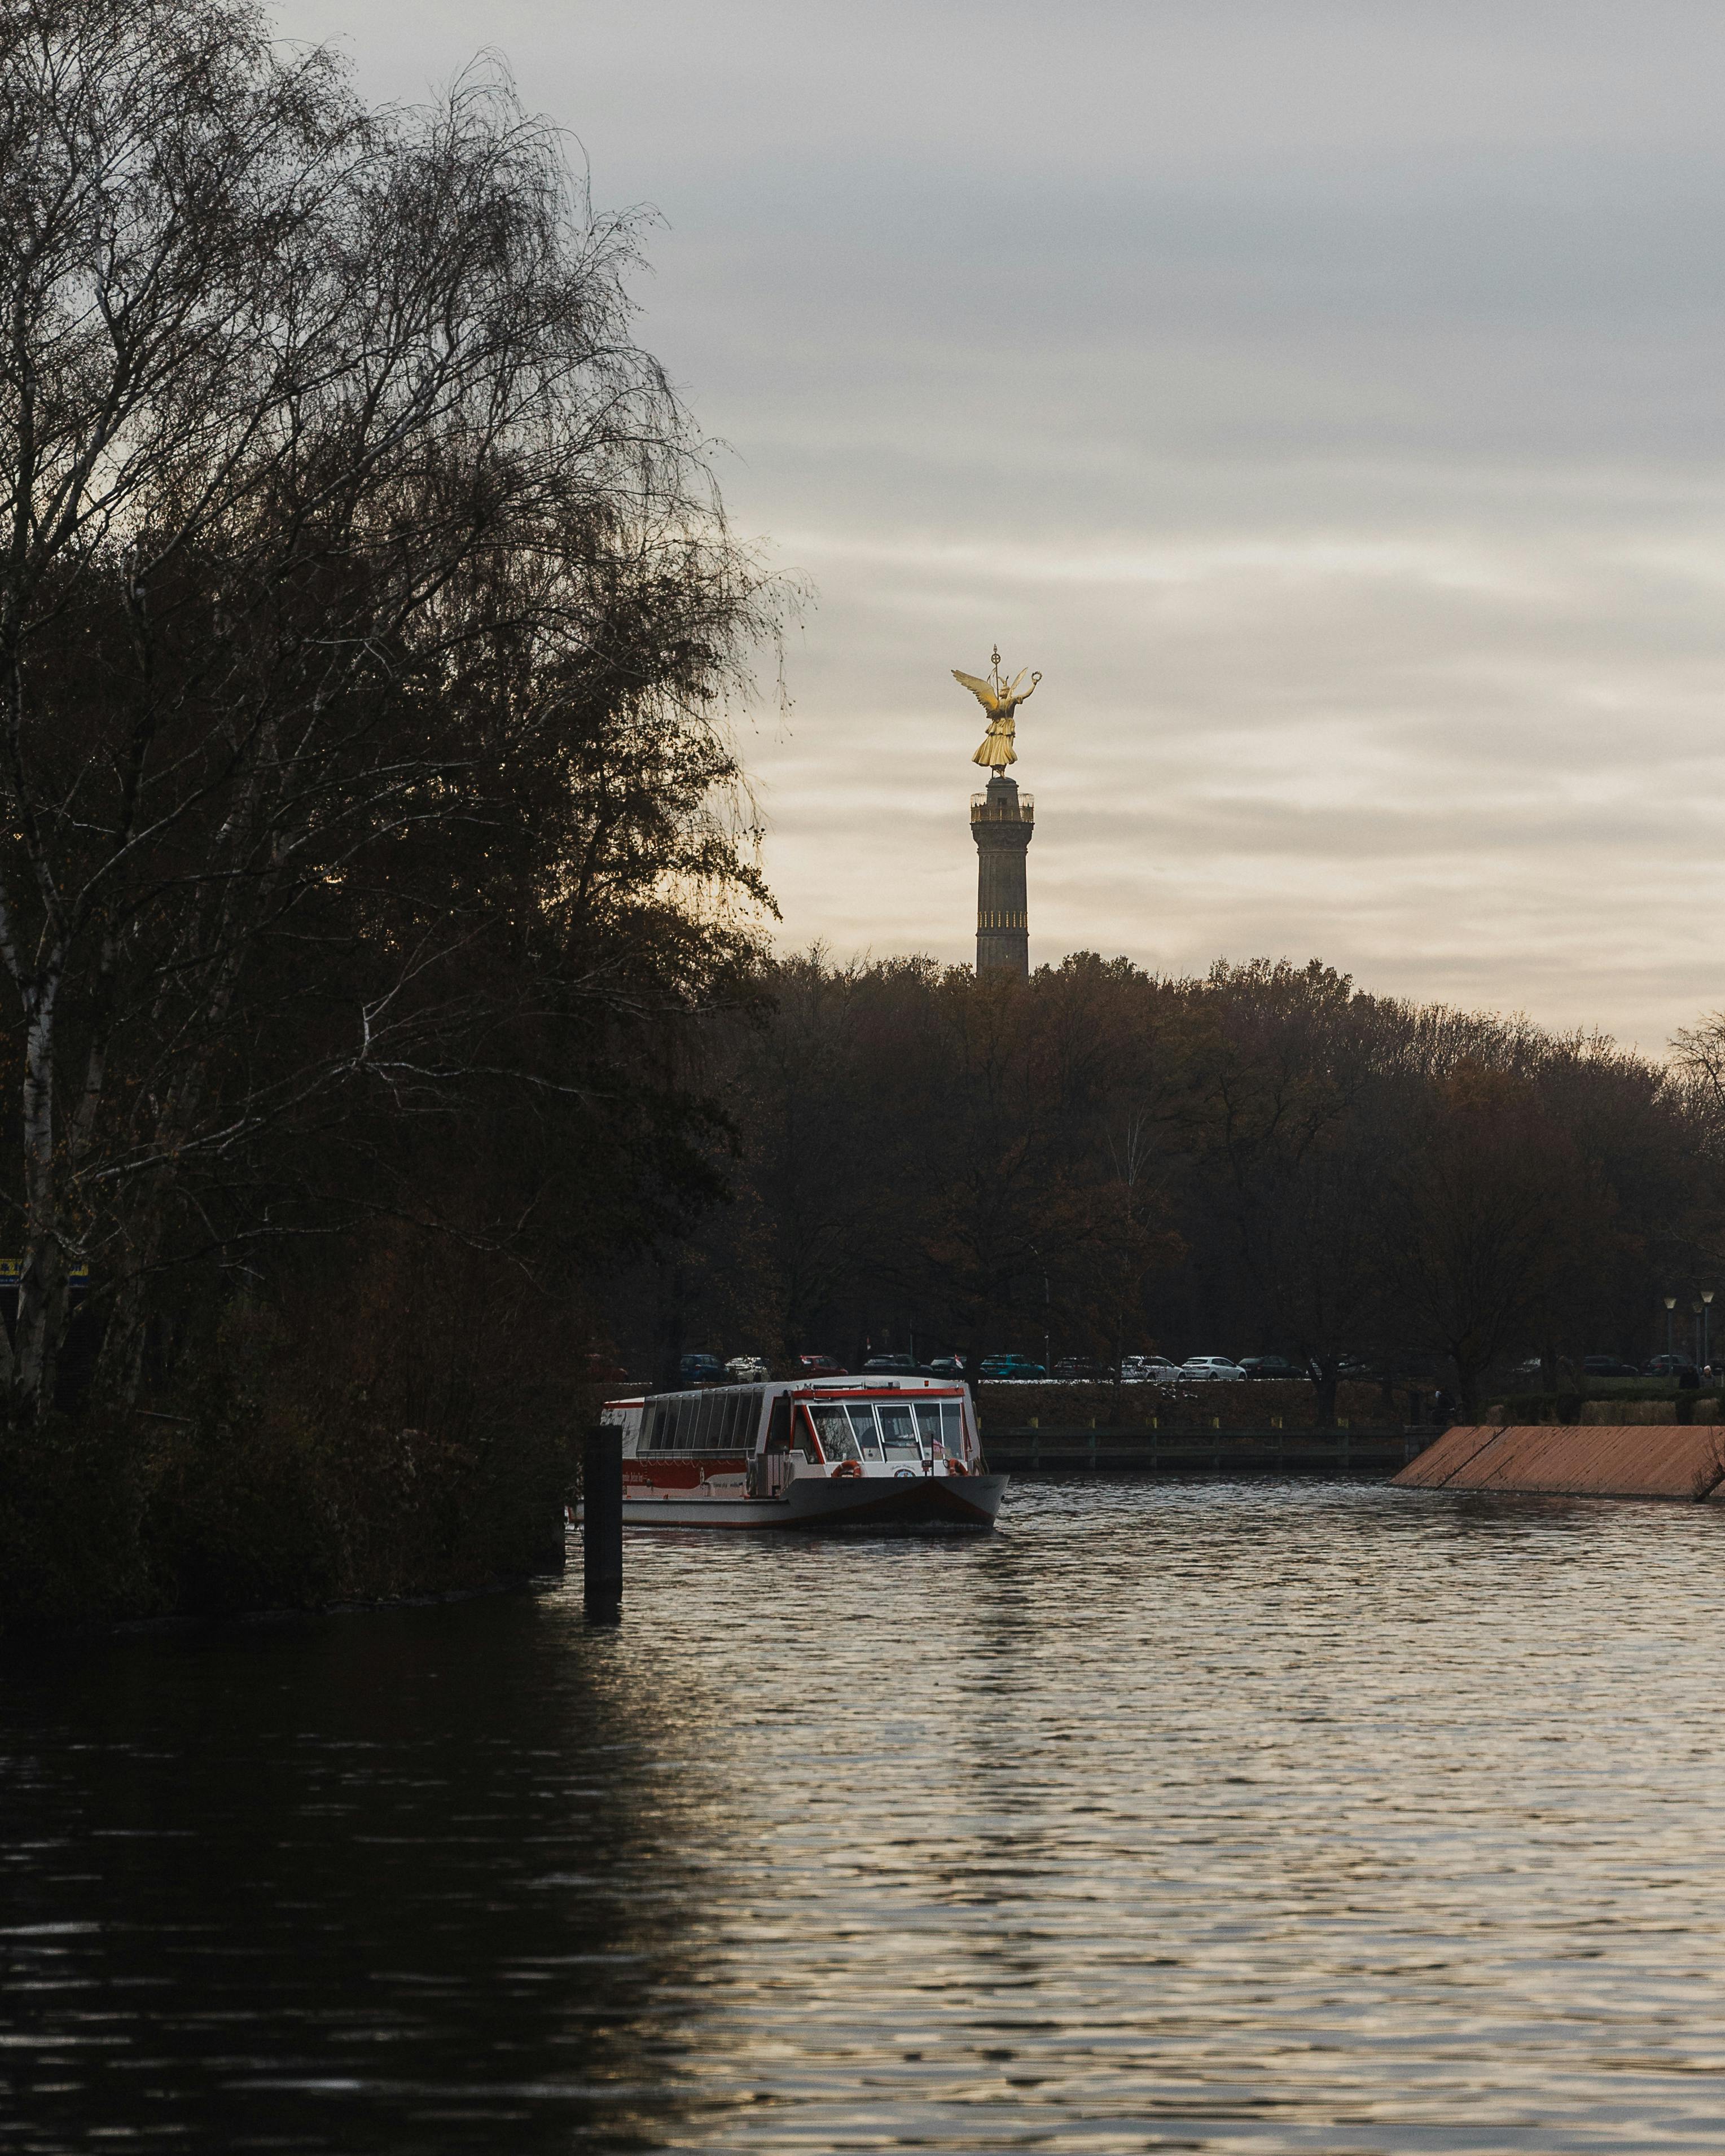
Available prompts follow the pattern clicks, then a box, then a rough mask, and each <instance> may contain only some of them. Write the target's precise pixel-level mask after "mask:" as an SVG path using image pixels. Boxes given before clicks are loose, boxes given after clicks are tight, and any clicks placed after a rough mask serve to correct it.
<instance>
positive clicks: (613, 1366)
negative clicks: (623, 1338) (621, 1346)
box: [587, 1354, 629, 1385]
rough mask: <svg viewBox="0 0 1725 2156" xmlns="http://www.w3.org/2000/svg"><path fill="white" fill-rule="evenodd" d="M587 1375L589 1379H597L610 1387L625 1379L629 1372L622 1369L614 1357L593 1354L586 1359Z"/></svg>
mask: <svg viewBox="0 0 1725 2156" xmlns="http://www.w3.org/2000/svg"><path fill="white" fill-rule="evenodd" d="M587 1374H588V1377H589V1378H597V1379H598V1380H599V1381H600V1382H601V1383H604V1384H608V1385H610V1384H614V1383H616V1382H617V1380H618V1379H619V1378H627V1377H628V1375H629V1372H628V1371H627V1370H625V1369H624V1367H623V1365H622V1363H619V1361H618V1359H617V1358H616V1357H615V1356H614V1355H599V1354H593V1355H589V1356H588V1358H587Z"/></svg>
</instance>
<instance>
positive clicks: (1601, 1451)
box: [1394, 1423, 1725, 1502]
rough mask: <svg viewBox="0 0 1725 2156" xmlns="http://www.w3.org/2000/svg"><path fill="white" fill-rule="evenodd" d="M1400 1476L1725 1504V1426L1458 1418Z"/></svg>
mask: <svg viewBox="0 0 1725 2156" xmlns="http://www.w3.org/2000/svg"><path fill="white" fill-rule="evenodd" d="M1394 1479H1395V1481H1396V1482H1397V1483H1398V1484H1399V1485H1400V1486H1402V1487H1403V1488H1404V1489H1409V1490H1497V1491H1505V1492H1516V1491H1522V1492H1527V1493H1531V1494H1542V1493H1543V1494H1546V1495H1550V1496H1572V1497H1671V1498H1677V1499H1682V1500H1686V1501H1690V1502H1697V1501H1701V1500H1702V1499H1704V1498H1710V1499H1712V1500H1713V1501H1716V1502H1725V1424H1718V1423H1694V1424H1671V1423H1665V1424H1648V1423H1615V1424H1599V1423H1594V1424H1575V1423H1532V1424H1516V1423H1511V1424H1495V1423H1475V1424H1456V1425H1455V1427H1454V1428H1453V1429H1450V1430H1445V1433H1444V1435H1442V1436H1441V1437H1440V1438H1439V1439H1438V1440H1437V1441H1436V1443H1435V1444H1434V1445H1428V1446H1427V1447H1426V1449H1425V1451H1423V1452H1422V1453H1420V1455H1419V1456H1418V1458H1417V1459H1414V1460H1409V1462H1408V1464H1407V1466H1405V1467H1404V1468H1403V1469H1402V1471H1401V1472H1400V1473H1399V1475H1398V1476H1395V1478H1394Z"/></svg>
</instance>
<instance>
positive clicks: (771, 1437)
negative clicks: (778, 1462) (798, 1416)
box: [767, 1393, 791, 1452]
mask: <svg viewBox="0 0 1725 2156" xmlns="http://www.w3.org/2000/svg"><path fill="white" fill-rule="evenodd" d="M790 1449H791V1404H790V1402H789V1401H788V1399H786V1398H785V1396H784V1394H783V1393H781V1394H779V1396H778V1399H776V1400H774V1402H773V1412H772V1414H770V1415H769V1416H768V1419H767V1450H768V1451H769V1452H788V1451H789V1450H790Z"/></svg>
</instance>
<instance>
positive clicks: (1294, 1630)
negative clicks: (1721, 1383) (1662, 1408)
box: [0, 1481, 1725, 2156]
mask: <svg viewBox="0 0 1725 2156" xmlns="http://www.w3.org/2000/svg"><path fill="white" fill-rule="evenodd" d="M628 1565H629V1595H628V1601H627V1604H626V1613H625V1617H624V1623H623V1624H622V1625H621V1626H620V1627H619V1629H618V1630H614V1631H603V1630H589V1629H588V1627H587V1626H586V1625H585V1624H584V1622H583V1618H582V1615H581V1612H580V1603H579V1594H578V1584H579V1582H578V1571H577V1570H575V1569H572V1572H571V1575H570V1578H569V1580H568V1582H567V1584H556V1585H547V1586H545V1587H543V1588H542V1589H538V1590H536V1591H529V1592H523V1593H521V1594H516V1595H511V1596H506V1597H497V1598H494V1599H488V1600H481V1601H475V1602H469V1603H465V1604H450V1605H445V1606H442V1607H437V1608H429V1609H402V1610H394V1611H390V1612H386V1613H382V1614H352V1615H347V1616H336V1617H331V1618H326V1619H321V1620H316V1621H301V1622H293V1623H282V1624H275V1625H251V1626H245V1627H239V1628H234V1629H230V1630H224V1631H221V1632H218V1633H212V1634H208V1635H195V1636H194V1635H161V1636H149V1637H141V1636H133V1637H130V1638H125V1639H121V1640H118V1641H105V1642H100V1643H95V1644H91V1645H84V1646H80V1647H79V1648H76V1649H74V1650H64V1651H56V1652H54V1653H53V1654H49V1655H43V1654H41V1653H39V1652H33V1653H32V1654H31V1655H29V1656H28V1657H25V1656H23V1655H19V1654H18V1653H17V1652H14V1653H13V1655H12V1657H11V1658H10V1660H9V1661H8V1666H7V1668H6V1671H5V1673H4V1676H3V1680H0V1825H3V1830H4V1833H3V1851H0V1856H3V1870H0V1881H3V1887H0V1977H3V1988H0V2150H5V2151H13V2150H61V2149H72V2148H80V2149H81V2148H87V2147H92V2146H95V2145H97V2144H98V2143H101V2142H103V2141H107V2142H110V2143H111V2142H118V2143H121V2144H122V2145H126V2144H130V2145H133V2146H137V2145H142V2146H144V2147H146V2148H147V2147H157V2146H160V2147H162V2148H187V2149H204V2148H208V2149H235V2150H239V2149H272V2150H284V2149H285V2150H310V2149H318V2150H332V2151H342V2152H368V2151H385V2150H387V2151H398V2152H418V2151H428V2152H430V2151H445V2150H449V2151H464V2152H465V2151H470V2150H485V2151H497V2152H508V2156H516V2153H517V2152H526V2153H527V2156H537V2153H538V2152H541V2151H552V2150H582V2151H585V2150H598V2149H606V2150H636V2149H691V2150H699V2151H739V2152H741V2151H747V2152H751V2156H756V2152H760V2156H792V2152H797V2156H803V2152H809V2156H829V2152H833V2151H839V2150H845V2151H849V2150H862V2149H885V2148H894V2149H896V2148H914V2149H917V2150H921V2151H956V2150H964V2151H986V2152H988V2156H996V2152H1008V2151H1016V2150H1037V2151H1058V2152H1061V2156H1067V2153H1068V2152H1071V2153H1072V2156H1077V2153H1078V2152H1083V2156H1091V2152H1103V2151H1106V2152H1114V2151H1128V2150H1131V2151H1137V2150H1146V2149H1180V2150H1194V2149H1204V2150H1224V2151H1242V2152H1245V2151H1251V2152H1259V2151H1269V2150H1312V2151H1325V2152H1341V2151H1348V2152H1352V2151H1367V2150H1385V2151H1389V2150H1394V2151H1415V2150H1418V2151H1426V2150H1458V2151H1460V2150H1466V2151H1469V2152H1482V2151H1491V2150H1515V2151H1538V2152H1548V2151H1554V2150H1562V2151H1572V2150H1588V2151H1591V2150H1625V2151H1628V2150H1634V2151H1637V2152H1641V2151H1646V2150H1653V2149H1658V2150H1665V2149H1706V2150H1708V2151H1717V2149H1718V2148H1720V2147H1721V2146H1722V2145H1725V1811H1722V1806H1721V1799H1720V1782H1721V1772H1722V1766H1721V1759H1720V1751H1721V1743H1720V1738H1719V1734H1718V1729H1719V1717H1718V1699H1719V1688H1720V1684H1719V1681H1720V1665H1721V1660H1722V1654H1725V1631H1722V1624H1721V1618H1722V1604H1725V1508H1720V1507H1702V1506H1696V1507H1679V1506H1669V1507H1652V1506H1635V1505H1622V1506H1615V1505H1607V1504H1598V1503H1594V1504H1586V1503H1561V1502H1556V1501H1543V1502H1542V1501H1525V1500H1524V1501H1513V1500H1504V1499H1485V1498H1478V1497H1455V1496H1442V1495H1425V1494H1422V1493H1414V1492H1408V1493H1403V1492H1399V1491H1393V1490H1387V1489H1382V1488H1369V1487H1363V1486H1334V1485H1331V1486H1317V1485H1305V1486H1298V1485H1292V1486H1288V1485H1285V1486H1273V1487H1256V1488H1246V1487H1240V1486H1225V1485H1214V1486H1186V1487H1170V1486H1148V1485H1145V1484H1142V1483H1132V1482H1127V1481H1118V1482H1108V1481H1104V1482H1101V1483H1097V1484H1094V1485H1086V1486H1081V1487H1075V1486H1070V1485H1068V1486H1061V1485H1056V1484H1041V1485H1036V1484H1024V1485H1023V1486H1019V1488H1017V1489H1016V1490H1014V1492H1013V1493H1012V1495H1011V1496H1010V1498H1009V1505H1008V1509H1007V1511H1006V1512H1005V1513H1004V1515H1003V1525H1002V1527H1001V1529H1000V1531H999V1532H998V1533H997V1534H995V1535H994V1536H993V1537H988V1538H984V1539H980V1540H963V1541H934V1540H924V1541H910V1540H906V1541H898V1542H891V1541H875V1542H850V1543H837V1542H830V1543H818V1542H803V1541H790V1540H784V1541H768V1540H766V1539H762V1540H753V1539H750V1538H747V1537H742V1536H737V1537H726V1536H723V1535H719V1534H709V1535H706V1536H701V1535H693V1534H691V1535H684V1536H677V1535H675V1534H667V1535H663V1536H632V1537H630V1539H629V1548H628Z"/></svg>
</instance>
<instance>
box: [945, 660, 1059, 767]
mask: <svg viewBox="0 0 1725 2156" xmlns="http://www.w3.org/2000/svg"><path fill="white" fill-rule="evenodd" d="M989 657H990V661H991V664H992V665H993V674H992V675H990V676H989V677H988V680H983V679H982V677H981V676H980V675H976V674H961V673H960V672H959V671H958V669H957V667H956V666H955V667H954V668H953V669H952V679H953V680H955V681H957V682H959V683H961V684H962V685H963V686H964V687H965V688H967V689H968V690H969V691H970V693H971V695H972V696H974V697H975V698H976V700H977V701H978V703H979V704H980V705H981V706H982V707H983V710H984V711H986V712H987V713H988V733H987V734H986V736H985V737H983V745H982V747H980V748H979V749H978V751H977V752H976V754H975V755H974V756H973V757H972V758H971V759H970V760H971V762H973V763H980V764H983V765H986V766H987V767H988V769H989V770H991V771H994V772H1002V771H1004V770H1005V768H1006V767H1007V765H1008V764H1009V763H1016V762H1018V760H1019V752H1018V751H1017V750H1016V749H1015V748H1014V747H1013V745H1012V742H1013V736H1014V732H1015V731H1017V729H1016V728H1015V727H1014V725H1013V718H1012V715H1013V713H1014V711H1017V709H1018V707H1019V705H1020V704H1022V703H1023V702H1024V700H1025V698H1026V697H1027V696H1031V695H1032V694H1034V690H1035V687H1036V684H1037V683H1038V682H1039V681H1040V680H1041V679H1042V676H1041V675H1040V674H1031V675H1030V686H1029V688H1028V689H1025V688H1021V687H1020V686H1019V684H1020V683H1021V682H1022V681H1023V680H1024V675H1025V674H1027V673H1029V668H1028V667H1025V668H1024V669H1023V670H1022V671H1020V672H1019V673H1018V674H1016V675H1014V677H1013V679H1012V680H1010V681H1009V680H1005V679H1004V677H1003V675H1002V674H1001V671H1000V650H999V646H998V645H997V646H996V647H995V649H994V650H993V652H992V653H991V654H989Z"/></svg>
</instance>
